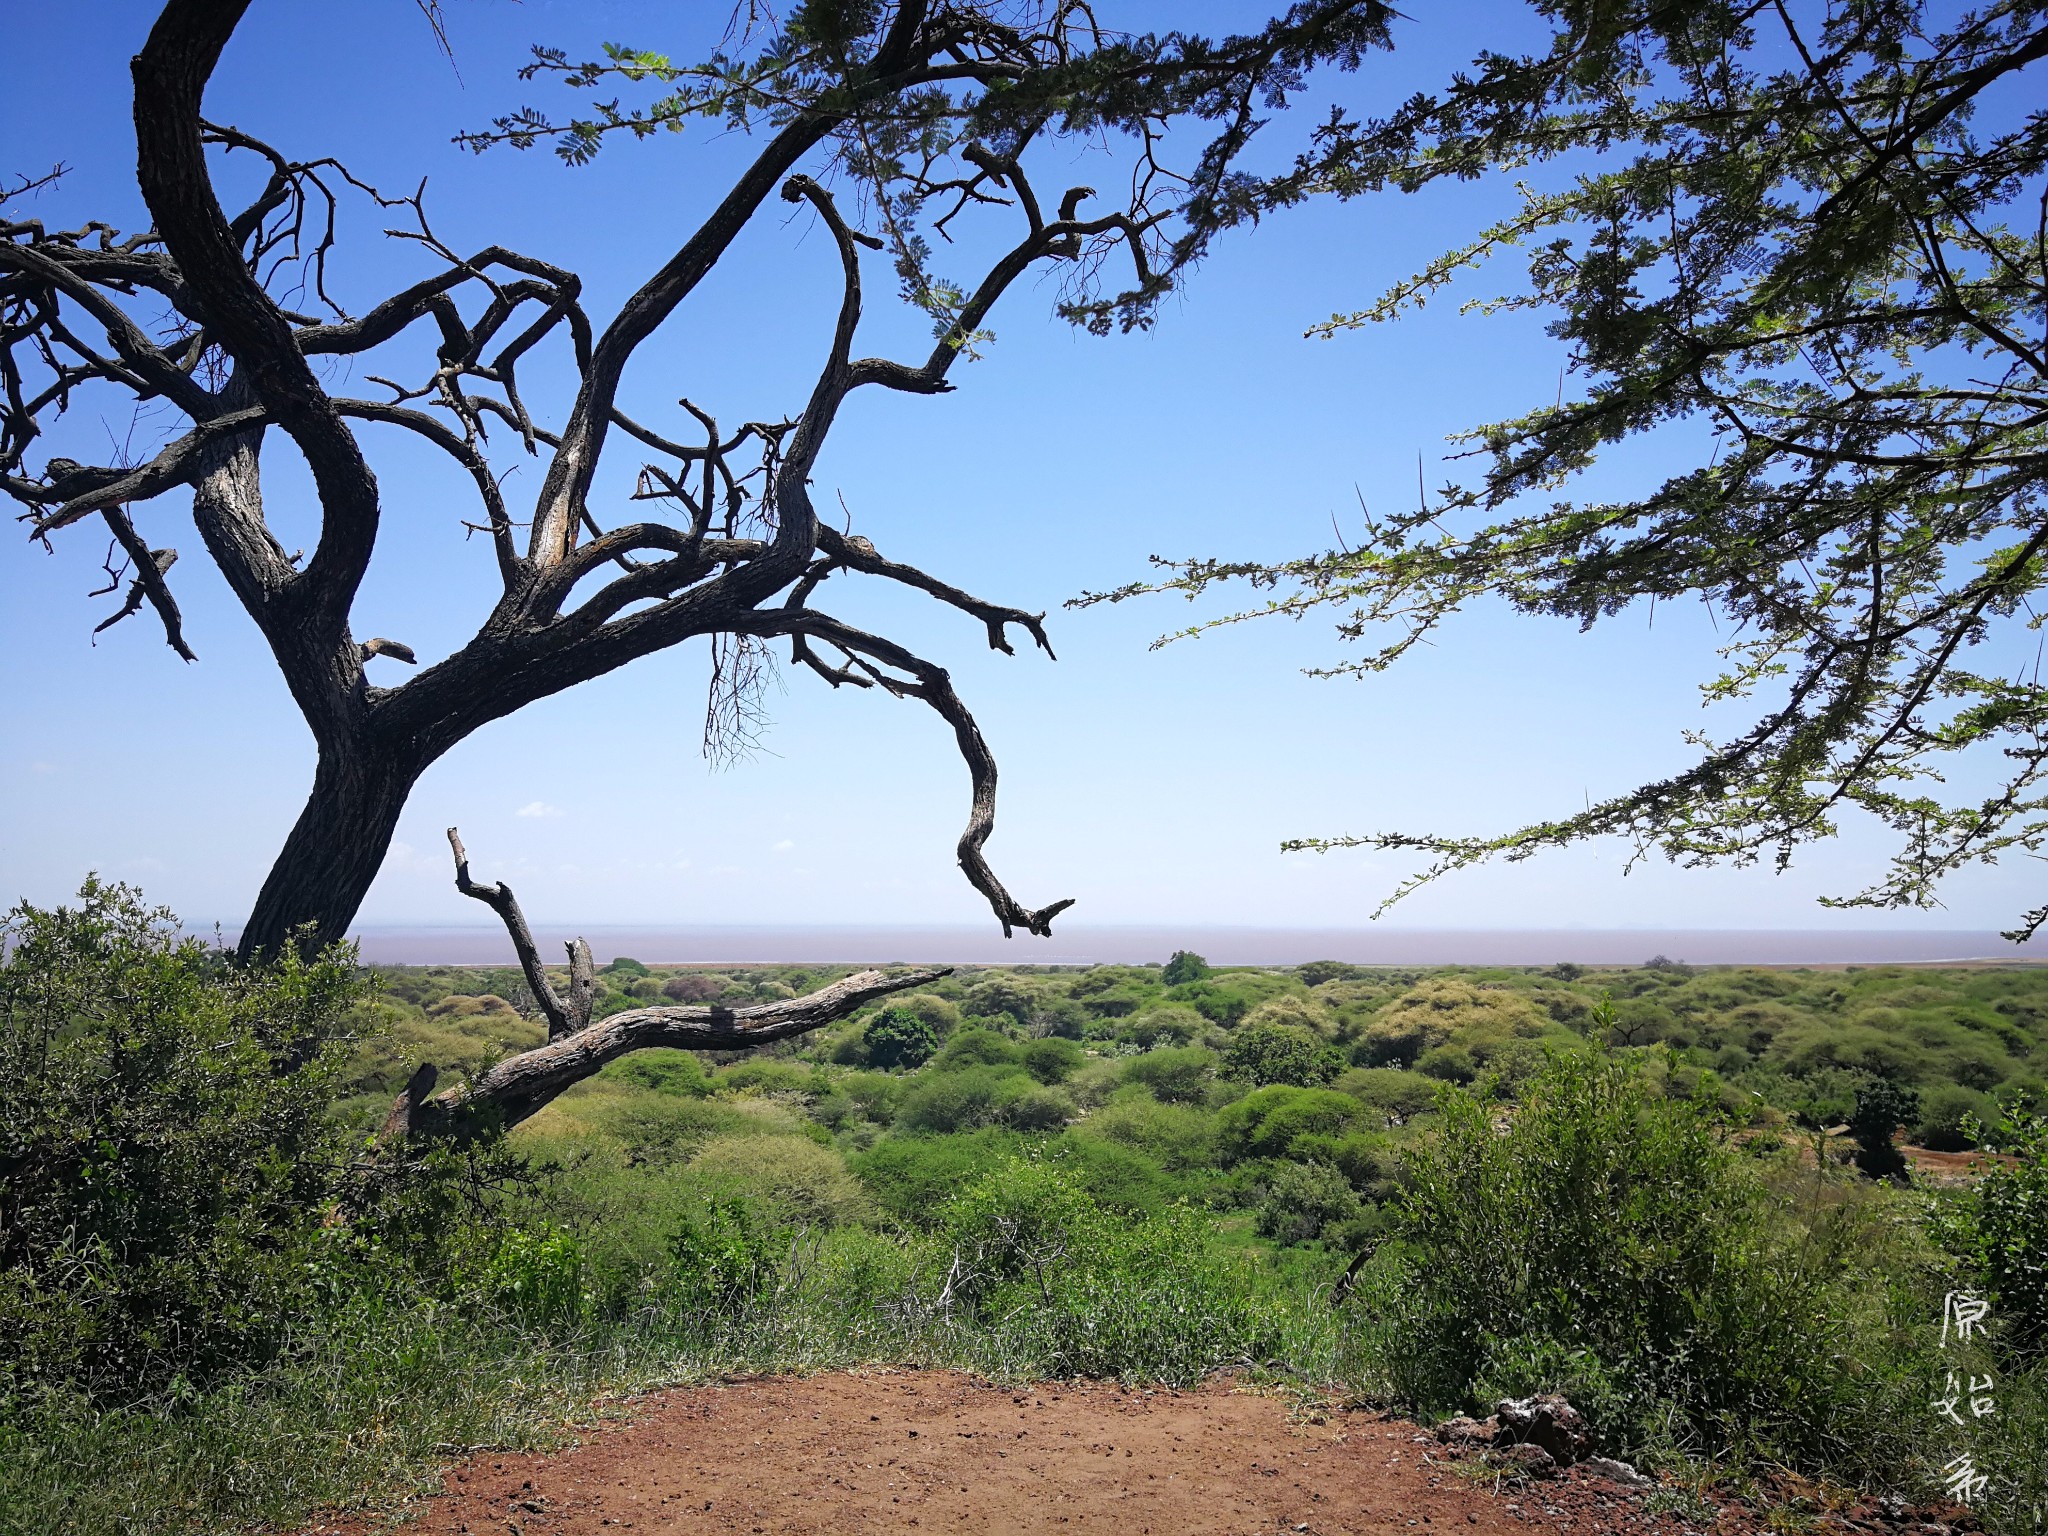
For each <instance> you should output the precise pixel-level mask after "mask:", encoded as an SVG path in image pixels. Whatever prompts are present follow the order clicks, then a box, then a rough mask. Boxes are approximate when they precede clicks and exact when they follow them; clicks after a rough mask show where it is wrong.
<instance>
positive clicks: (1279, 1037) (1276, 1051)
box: [1222, 1023, 1344, 1088]
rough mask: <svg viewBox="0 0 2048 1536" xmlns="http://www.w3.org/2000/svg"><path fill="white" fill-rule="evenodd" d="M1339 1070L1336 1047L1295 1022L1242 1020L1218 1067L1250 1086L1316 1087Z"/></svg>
mask: <svg viewBox="0 0 2048 1536" xmlns="http://www.w3.org/2000/svg"><path fill="white" fill-rule="evenodd" d="M1343 1070H1344V1058H1343V1057H1342V1056H1340V1055H1338V1053H1337V1048H1336V1047H1335V1046H1333V1045H1330V1044H1328V1043H1327V1042H1326V1041H1324V1040H1323V1039H1322V1037H1321V1036H1319V1035H1317V1034H1316V1033H1315V1032H1314V1031H1313V1030H1309V1029H1305V1028H1303V1027H1302V1026H1300V1025H1297V1024H1249V1023H1248V1024H1246V1025H1245V1026H1244V1027H1243V1028H1241V1029H1240V1030H1238V1031H1237V1033H1236V1034H1234V1035H1232V1036H1231V1037H1230V1048H1229V1050H1227V1051H1226V1052H1225V1053H1224V1056H1223V1067H1222V1072H1223V1075H1224V1076H1225V1077H1232V1078H1236V1079H1237V1080H1238V1081H1239V1082H1241V1083H1250V1084H1251V1085H1252V1086H1253V1087H1254V1088H1264V1087H1266V1086H1267V1085H1269V1084H1272V1083H1286V1084H1289V1085H1291V1086H1293V1087H1296V1088H1318V1087H1321V1086H1322V1085H1323V1084H1324V1083H1327V1082H1329V1081H1330V1079H1331V1078H1333V1077H1335V1076H1336V1075H1337V1074H1338V1073H1339V1072H1341V1071H1343Z"/></svg>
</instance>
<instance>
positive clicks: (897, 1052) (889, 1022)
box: [866, 1008, 939, 1072]
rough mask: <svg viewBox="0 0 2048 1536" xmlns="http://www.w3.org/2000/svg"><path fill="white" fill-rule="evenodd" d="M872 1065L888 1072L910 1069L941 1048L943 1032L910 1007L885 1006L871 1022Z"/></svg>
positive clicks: (870, 1059)
mask: <svg viewBox="0 0 2048 1536" xmlns="http://www.w3.org/2000/svg"><path fill="white" fill-rule="evenodd" d="M866 1038H867V1047H868V1064H869V1065H870V1066H873V1067H878V1068H880V1069H881V1070H882V1071H884V1072H910V1071H914V1070H915V1069H916V1068H918V1067H921V1066H923V1065H924V1064H925V1063H926V1062H927V1061H930V1060H931V1058H932V1053H933V1052H934V1051H936V1050H938V1048H939V1032H938V1031H937V1030H936V1029H933V1028H932V1026H931V1024H930V1022H929V1021H928V1020H926V1019H924V1018H922V1017H920V1016H919V1015H917V1014H915V1013H912V1012H911V1011H910V1010H909V1009H908V1008H884V1009H883V1010H882V1011H881V1012H880V1013H878V1014H876V1015H875V1016H874V1017H873V1018H872V1019H870V1020H869V1021H868V1027H867V1036H866Z"/></svg>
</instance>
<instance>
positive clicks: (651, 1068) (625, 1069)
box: [600, 1047, 711, 1098]
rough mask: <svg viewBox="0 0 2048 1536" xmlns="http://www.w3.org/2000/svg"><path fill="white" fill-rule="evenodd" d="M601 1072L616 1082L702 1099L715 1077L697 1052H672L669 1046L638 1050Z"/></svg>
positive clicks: (708, 1091)
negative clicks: (705, 1068)
mask: <svg viewBox="0 0 2048 1536" xmlns="http://www.w3.org/2000/svg"><path fill="white" fill-rule="evenodd" d="M600 1075H601V1076H603V1077H607V1078H610V1079H611V1080H612V1081H613V1082H620V1083H631V1084H633V1085H634V1086H635V1087H638V1088H652V1089H653V1090H654V1091H655V1092H656V1093H671V1094H678V1095H682V1096H685V1097H692V1098H701V1097H703V1096H704V1095H705V1094H708V1093H710V1092H711V1079H710V1077H709V1076H708V1075H707V1074H706V1073H705V1071H704V1063H703V1061H702V1060H700V1059H699V1057H698V1055H697V1053H696V1052H695V1051H672V1050H669V1049H667V1048H665V1047H662V1048H656V1049H654V1050H647V1051H635V1052H634V1053H633V1054H632V1055H630V1056H626V1057H623V1058H621V1059H620V1060H618V1061H615V1062H613V1063H612V1064H611V1065H610V1066H608V1067H606V1068H605V1069H604V1071H603V1073H602V1074H600Z"/></svg>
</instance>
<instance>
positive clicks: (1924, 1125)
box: [1913, 1083, 1998, 1152]
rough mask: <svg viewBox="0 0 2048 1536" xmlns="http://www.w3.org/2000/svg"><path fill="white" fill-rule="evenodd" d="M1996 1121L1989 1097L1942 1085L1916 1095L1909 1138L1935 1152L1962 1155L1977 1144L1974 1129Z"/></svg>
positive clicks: (1995, 1102)
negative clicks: (1916, 1116) (1916, 1113)
mask: <svg viewBox="0 0 2048 1536" xmlns="http://www.w3.org/2000/svg"><path fill="white" fill-rule="evenodd" d="M1997 1118H1998V1103H1997V1101H1996V1100H1995V1099H1993V1098H1992V1097H1991V1096H1990V1095H1989V1094H1987V1093H1979V1092H1977V1091H1976V1090H1975V1089H1971V1088H1959V1087H1956V1086H1955V1085H1954V1084H1952V1083H1945V1084H1943V1085H1942V1086H1941V1087H1939V1088H1930V1089H1929V1090H1928V1091H1927V1092H1926V1093H1924V1094H1922V1095H1921V1096H1920V1123H1919V1124H1918V1125H1916V1126H1915V1127H1914V1128H1913V1139H1914V1140H1915V1141H1917V1142H1919V1143H1920V1145H1921V1146H1923V1147H1929V1148H1932V1149H1933V1150H1934V1151H1936V1152H1964V1151H1967V1150H1968V1149H1970V1148H1971V1147H1974V1146H1976V1145H1977V1136H1978V1127H1980V1126H1983V1125H1986V1124H1989V1123H1991V1122H1992V1121H1995V1120H1996V1119H1997Z"/></svg>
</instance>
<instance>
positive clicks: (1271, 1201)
mask: <svg viewBox="0 0 2048 1536" xmlns="http://www.w3.org/2000/svg"><path fill="white" fill-rule="evenodd" d="M1364 1210H1365V1205H1364V1202H1363V1201H1361V1200H1360V1199H1359V1198H1358V1191H1357V1190H1355V1189H1353V1188H1352V1187H1351V1181H1350V1180H1349V1179H1347V1178H1345V1176H1344V1175H1343V1174H1341V1173H1339V1172H1338V1171H1337V1170H1336V1169H1335V1168H1332V1167H1330V1166H1328V1165H1327V1164H1324V1163H1280V1164H1277V1165H1276V1166H1275V1167H1274V1169H1273V1172H1272V1175H1271V1177H1270V1178H1269V1179H1268V1180H1267V1183H1266V1193H1265V1197H1264V1198H1263V1199H1261V1200H1260V1201H1259V1205H1258V1212H1257V1216H1256V1225H1257V1227H1258V1232H1259V1236H1261V1237H1268V1238H1271V1239H1272V1240H1273V1241H1274V1242H1276V1243H1308V1242H1314V1241H1315V1240H1316V1239H1317V1238H1319V1237H1321V1236H1322V1235H1323V1233H1324V1232H1325V1231H1326V1230H1327V1229H1329V1228H1331V1227H1334V1226H1339V1225H1341V1224H1343V1223H1346V1222H1352V1221H1356V1220H1357V1219H1358V1218H1359V1216H1361V1215H1362V1214H1363V1213H1364Z"/></svg>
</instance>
